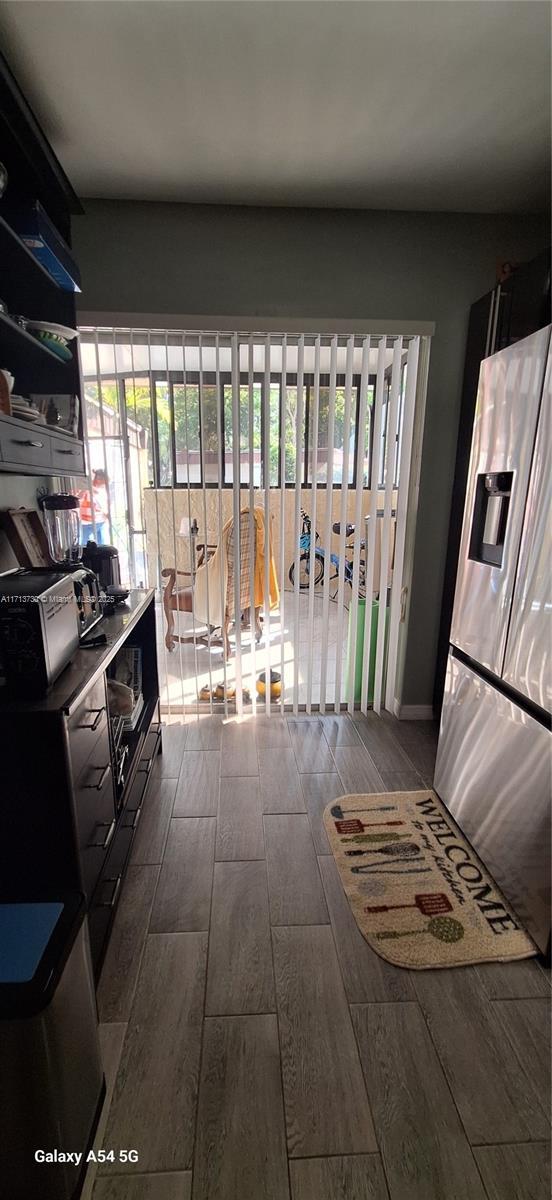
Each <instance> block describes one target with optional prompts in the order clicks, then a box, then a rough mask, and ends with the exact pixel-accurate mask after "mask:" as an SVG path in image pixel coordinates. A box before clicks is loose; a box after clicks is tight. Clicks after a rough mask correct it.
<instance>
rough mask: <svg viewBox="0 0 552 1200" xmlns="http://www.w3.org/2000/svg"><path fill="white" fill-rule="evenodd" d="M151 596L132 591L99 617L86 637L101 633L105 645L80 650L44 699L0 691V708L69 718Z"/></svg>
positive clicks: (149, 593) (137, 619)
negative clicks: (31, 698) (62, 713)
mask: <svg viewBox="0 0 552 1200" xmlns="http://www.w3.org/2000/svg"><path fill="white" fill-rule="evenodd" d="M153 595H154V592H153V589H152V588H149V589H145V588H134V589H133V590H132V591H131V593H130V595H129V597H128V600H126V601H125V603H124V604H119V605H117V608H116V609H115V612H114V613H113V614H112V615H111V616H105V617H102V620H101V621H100V622H98V624H97V625H95V626H94V628H93V629H91V630H90V634H89V637H90V640H93V639H94V638H95V637H97V636H98V635H99V634H100V633H105V635H106V637H107V645H105V646H97V647H95V648H93V647H92V648H90V649H86V648H84V647H82V646H81V648H80V649H79V650H77V652H76V654H75V655H74V656H73V658H72V660H71V662H70V663H69V665H68V666H67V667H65V670H64V671H62V673H61V675H60V676H59V678H58V679H56V682H55V683H54V685H53V687H51V688H50V691H49V692H47V694H46V695H45V696H41V697H39V698H38V699H36V700H22V699H20V698H15V699H14V697H13V696H8V695H6V696H3V695H2V692H1V691H0V708H9V710H10V712H36V711H38V710H40V711H41V712H64V713H65V714H66V715H67V716H70V715H71V713H73V712H74V711H75V709H76V708H78V705H79V703H80V701H81V699H82V697H83V695H84V693H85V692H87V691H88V690H89V688H90V687H92V686H93V684H94V683H95V682H96V680H97V679H98V678H99V676H100V675H101V674H102V672H103V671H105V670H106V668H107V667H108V666H109V663H110V662H111V660H112V659H113V658H114V657H115V655H116V653H117V651H118V650H119V649H120V648H121V646H122V645H123V642H125V641H126V639H127V638H128V635H129V633H130V632H131V630H132V629H133V628H134V626H135V625H137V623H138V621H139V620H140V619H141V617H142V616H143V615H144V613H145V611H146V608H147V606H148V604H150V603H152V602H153Z"/></svg>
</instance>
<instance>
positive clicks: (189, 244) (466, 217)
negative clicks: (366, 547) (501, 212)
mask: <svg viewBox="0 0 552 1200" xmlns="http://www.w3.org/2000/svg"><path fill="white" fill-rule="evenodd" d="M85 208H86V217H82V218H77V219H76V220H75V221H74V247H75V252H76V257H77V261H78V262H79V263H80V266H81V270H82V275H83V295H82V297H81V301H80V305H81V310H82V311H87V312H90V311H95V312H98V313H101V312H120V313H125V314H129V313H158V314H159V318H160V319H159V325H161V326H162V323H163V313H173V314H179V313H181V314H182V316H183V317H185V314H186V313H188V314H190V315H191V314H198V315H199V314H201V315H203V314H205V315H208V314H211V315H213V316H217V315H230V314H231V315H236V316H240V315H241V316H276V317H281V318H282V325H283V327H285V318H286V317H304V316H308V317H323V318H328V319H331V318H344V319H347V318H354V317H358V318H361V319H363V318H372V319H374V320H420V321H421V320H427V321H434V322H435V323H436V332H435V337H434V339H433V343H432V350H431V366H430V379H429V392H428V399H427V414H426V424H425V432H424V445H423V461H422V479H421V489H420V504H419V518H418V526H417V533H416V548H415V561H414V579H413V588H412V601H411V612H410V623H409V634H408V644H407V647H406V656H405V668H404V683H403V695H402V700H403V704H431V700H432V694H433V674H434V665H435V651H436V643H437V633H438V628H439V611H440V603H441V590H442V582H443V569H444V559H445V552H446V540H447V530H448V517H449V505H450V490H451V483H452V471H453V467H454V456H455V447H456V435H457V425H458V412H459V401H460V389H461V382H462V367H463V358H464V348H465V338H466V328H467V318H468V310H469V307H470V304H471V302H472V301H473V300H475V299H477V297H478V296H480V295H481V294H483V293H484V292H486V291H487V290H489V289H490V288H491V287H492V286H493V284H494V282H495V278H496V264H497V261H504V260H506V259H510V260H516V261H519V262H522V261H524V260H526V259H528V258H531V257H533V256H534V255H535V254H537V253H538V252H539V250H541V249H543V248H544V247H545V246H546V244H547V241H548V222H547V219H546V217H544V216H543V217H542V218H540V217H539V216H535V215H534V214H533V215H529V216H515V217H513V216H512V217H510V216H496V215H489V216H487V215H483V216H481V215H479V214H477V215H472V214H455V213H408V212H402V213H401V212H391V213H386V212H358V211H349V210H347V211H345V210H339V211H337V210H336V211H331V210H322V209H317V210H307V209H256V208H224V207H220V208H219V207H208V206H193V205H178V204H137V203H133V202H126V201H125V202H112V201H89V202H85Z"/></svg>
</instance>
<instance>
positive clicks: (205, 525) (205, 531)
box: [198, 334, 213, 713]
mask: <svg viewBox="0 0 552 1200" xmlns="http://www.w3.org/2000/svg"><path fill="white" fill-rule="evenodd" d="M198 359H199V388H198V393H199V395H198V399H199V428H200V430H202V429H204V428H205V402H204V401H205V397H204V394H203V338H202V335H201V334H200V335H199V338H198ZM199 462H200V471H201V482H202V488H201V492H202V497H203V540H204V542H205V562H207V543H208V541H209V526H208V519H207V490H206V488H205V439H204V438H203V437H202V436H201V435H200V438H199ZM205 599H206V601H207V646H208V651H209V654H208V659H207V668H208V672H209V712H210V713H212V711H213V672H212V669H211V605H210V603H209V571H208V570H206V571H205Z"/></svg>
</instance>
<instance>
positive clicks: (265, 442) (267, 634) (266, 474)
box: [255, 334, 271, 717]
mask: <svg viewBox="0 0 552 1200" xmlns="http://www.w3.org/2000/svg"><path fill="white" fill-rule="evenodd" d="M270 358H271V342H270V334H268V335H267V337H266V340H265V363H264V388H263V391H262V405H263V420H262V423H261V429H262V428H263V425H264V437H263V438H261V445H262V458H263V488H264V524H265V555H264V580H263V585H264V608H265V614H264V626H263V636H264V642H265V712H266V715H267V717H268V716H270V711H271V710H270V670H271V667H270V647H271V631H270V583H269V580H270V545H271V537H270V535H271V516H270V456H269V441H270ZM255 686H256V681H255Z"/></svg>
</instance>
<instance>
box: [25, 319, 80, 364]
mask: <svg viewBox="0 0 552 1200" xmlns="http://www.w3.org/2000/svg"><path fill="white" fill-rule="evenodd" d="M27 329H28V330H29V333H32V334H33V335H34V337H35V338H37V340H38V341H39V342H42V344H43V345H44V346H47V347H48V350H51V351H52V352H53V353H54V354H57V356H58V358H61V359H62V361H63V362H69V360H70V359H71V358H72V357H73V354H72V352H71V350H70V349H69V345H68V343H69V342H70V341H72V340H73V338H76V337H77V336H78V330H76V329H71V328H70V327H69V326H68V325H56V324H54V322H53V321H27Z"/></svg>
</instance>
